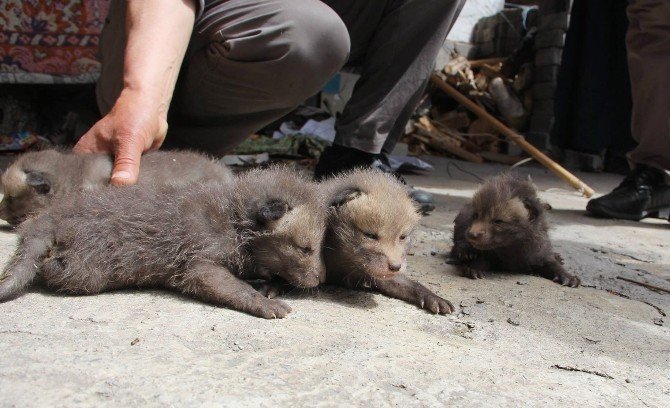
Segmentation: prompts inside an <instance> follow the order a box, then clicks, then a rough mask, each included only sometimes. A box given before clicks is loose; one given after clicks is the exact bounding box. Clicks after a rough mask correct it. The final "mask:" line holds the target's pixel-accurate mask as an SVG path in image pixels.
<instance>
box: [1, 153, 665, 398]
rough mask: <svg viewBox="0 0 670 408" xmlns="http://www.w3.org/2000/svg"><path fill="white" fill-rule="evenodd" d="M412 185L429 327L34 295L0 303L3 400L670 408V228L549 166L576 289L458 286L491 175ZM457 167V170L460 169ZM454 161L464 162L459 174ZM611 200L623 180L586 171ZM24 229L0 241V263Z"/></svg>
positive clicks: (350, 315) (398, 319)
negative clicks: (471, 218) (476, 209)
mask: <svg viewBox="0 0 670 408" xmlns="http://www.w3.org/2000/svg"><path fill="white" fill-rule="evenodd" d="M432 162H433V163H434V164H435V165H436V171H435V173H434V174H432V175H430V176H413V177H409V180H410V181H411V182H412V183H414V184H415V185H417V186H419V187H423V188H426V189H428V190H430V191H431V192H433V193H434V194H435V195H436V199H437V210H436V211H435V212H434V213H433V214H432V215H431V216H429V217H425V218H424V219H423V221H422V227H421V229H420V230H419V231H418V233H417V236H416V245H415V248H414V250H413V254H412V255H411V256H410V267H409V271H408V275H410V276H411V277H412V278H415V279H417V280H419V281H421V282H423V283H424V284H426V285H427V286H428V287H429V288H431V289H432V290H434V291H435V292H437V293H438V294H440V295H442V296H443V297H445V298H447V299H450V300H451V301H452V302H453V303H454V304H455V305H456V306H457V309H458V310H457V312H456V313H455V314H454V315H452V316H446V317H445V316H434V315H431V314H429V313H426V312H424V311H422V310H420V309H418V308H416V307H414V306H412V305H409V304H406V303H403V302H401V301H398V300H393V299H389V298H386V297H383V296H381V295H378V294H371V293H364V292H357V291H352V290H344V289H339V288H335V287H324V288H322V289H321V290H320V291H319V292H318V293H315V294H314V293H292V294H289V295H288V296H286V297H285V299H286V300H287V301H288V302H289V303H290V305H291V306H292V307H293V312H292V313H291V314H290V315H289V317H288V318H286V319H284V320H275V321H267V320H262V319H258V318H254V317H251V316H247V315H244V314H242V313H238V312H235V311H231V310H227V309H223V308H216V307H212V306H208V305H205V304H201V303H198V302H196V301H192V300H189V299H185V298H183V297H181V296H177V295H174V294H171V293H167V292H163V291H125V292H116V293H108V294H103V295H98V296H90V297H65V296H59V295H54V294H50V293H47V292H44V291H41V290H40V289H38V288H36V289H33V290H32V291H30V292H29V293H27V294H26V295H24V296H22V297H20V298H18V299H16V300H13V301H10V302H7V303H4V304H0V315H1V316H2V317H1V318H0V350H1V352H0V366H1V367H2V369H0V405H1V406H19V407H23V406H77V405H87V406H89V405H94V404H95V405H96V406H98V405H99V406H139V405H142V406H195V405H202V404H207V405H209V406H213V405H235V406H254V407H255V406H278V405H280V406H316V405H319V406H339V405H371V406H395V405H397V406H403V407H405V406H445V405H455V406H502V407H505V406H510V407H518V406H576V405H580V406H606V407H614V406H625V407H637V406H649V407H668V406H670V317H668V316H666V313H668V312H670V295H669V294H667V293H665V294H664V293H662V292H655V291H652V290H649V289H646V288H644V287H641V286H638V285H635V284H632V283H629V282H626V281H623V280H620V279H617V277H620V276H621V277H626V278H631V279H634V280H638V281H644V282H648V283H651V284H654V285H657V286H662V287H666V288H670V267H669V265H670V251H669V250H668V249H669V247H670V240H669V238H670V224H669V223H668V222H667V221H661V220H652V221H645V222H641V223H635V222H628V221H613V220H602V219H594V218H589V217H586V216H584V211H583V208H584V206H585V204H586V199H584V198H582V197H580V196H579V195H577V194H576V193H574V192H573V191H571V190H570V188H569V187H568V186H567V185H565V184H563V183H562V182H561V181H560V180H558V179H557V178H556V177H554V176H553V175H552V174H548V173H547V172H546V171H545V170H543V169H541V168H538V167H534V168H521V169H520V171H519V173H520V174H523V175H526V174H530V175H532V178H533V180H534V181H535V183H536V184H537V185H538V187H539V188H540V190H541V196H542V197H544V198H545V199H546V201H548V202H549V203H550V204H551V205H552V206H553V208H554V209H553V211H551V214H550V217H551V220H552V221H553V225H554V228H553V232H552V237H553V239H554V242H555V246H556V247H557V249H558V250H559V252H561V253H562V255H563V257H564V258H565V261H566V266H567V268H568V269H569V270H570V271H573V272H574V273H576V274H577V275H579V276H580V277H581V278H582V282H583V284H584V286H583V287H580V288H578V289H570V288H565V287H561V286H559V285H556V284H554V283H552V282H550V281H548V280H545V279H542V278H539V277H533V276H526V275H514V274H491V275H489V276H488V277H487V279H485V280H483V281H473V280H470V279H467V278H464V277H461V276H459V273H458V272H457V270H455V269H454V267H452V266H450V265H447V264H445V254H446V253H447V252H448V249H449V247H450V236H451V231H452V221H453V219H454V217H455V215H456V213H457V211H458V209H459V207H460V206H461V205H462V204H463V203H464V202H465V201H466V200H467V198H468V197H470V195H471V194H472V193H473V191H474V189H475V188H476V186H477V180H476V179H475V177H474V176H472V175H471V174H468V173H466V172H464V171H463V170H466V171H468V172H471V173H474V174H476V175H479V176H480V177H485V176H488V175H492V174H495V173H496V172H498V171H500V170H502V169H503V167H501V166H495V165H471V164H467V163H462V162H457V161H448V160H444V159H433V160H432ZM449 163H451V164H449ZM454 164H455V165H457V166H458V167H456V166H454ZM580 177H582V178H583V179H584V180H585V181H587V182H588V183H589V184H590V185H591V186H592V187H594V188H595V189H596V190H597V191H598V192H599V193H604V192H607V191H609V190H610V189H611V188H612V187H614V186H615V185H616V184H617V183H618V181H619V179H620V177H619V176H615V175H607V174H581V175H580ZM15 241H16V238H15V236H14V235H13V234H12V233H11V232H9V231H5V232H1V233H0V242H1V245H0V257H1V259H2V261H3V262H6V260H7V259H8V258H9V256H10V255H11V253H12V252H13V250H14V247H15Z"/></svg>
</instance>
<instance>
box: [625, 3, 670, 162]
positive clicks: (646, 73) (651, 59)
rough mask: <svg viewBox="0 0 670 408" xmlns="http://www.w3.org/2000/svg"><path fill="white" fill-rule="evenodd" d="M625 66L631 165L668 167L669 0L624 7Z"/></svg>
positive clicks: (669, 139)
mask: <svg viewBox="0 0 670 408" xmlns="http://www.w3.org/2000/svg"><path fill="white" fill-rule="evenodd" d="M627 13H628V21H629V26H628V32H627V34H626V46H627V49H628V69H629V71H630V79H631V90H632V95H633V117H632V131H633V138H634V139H635V140H636V141H637V142H638V145H637V147H636V148H635V149H633V151H631V152H630V153H629V154H628V156H629V159H630V161H631V163H632V164H633V165H637V164H644V165H647V166H652V167H655V168H658V169H662V170H670V75H669V73H670V2H668V1H665V0H655V1H649V0H645V1H633V2H631V4H630V5H629V6H628V10H627Z"/></svg>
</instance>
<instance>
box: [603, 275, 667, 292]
mask: <svg viewBox="0 0 670 408" xmlns="http://www.w3.org/2000/svg"><path fill="white" fill-rule="evenodd" d="M616 278H617V279H619V280H622V281H626V282H630V283H634V284H636V285H640V286H644V287H645V288H647V289H651V290H654V291H656V292H665V293H670V289H666V288H662V287H660V286H656V285H652V284H649V283H646V282H640V281H636V280H633V279H629V278H624V277H623V276H617V277H616Z"/></svg>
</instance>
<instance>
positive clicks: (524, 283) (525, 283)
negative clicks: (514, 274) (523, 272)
mask: <svg viewBox="0 0 670 408" xmlns="http://www.w3.org/2000/svg"><path fill="white" fill-rule="evenodd" d="M516 284H517V285H528V282H521V281H516Z"/></svg>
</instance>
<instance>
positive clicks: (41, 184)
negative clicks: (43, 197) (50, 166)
mask: <svg viewBox="0 0 670 408" xmlns="http://www.w3.org/2000/svg"><path fill="white" fill-rule="evenodd" d="M26 182H27V183H28V185H29V186H30V187H31V188H32V189H33V190H35V191H36V192H37V193H38V194H47V193H48V192H49V191H51V181H50V180H49V179H48V178H47V176H46V175H45V174H44V173H42V172H39V171H28V172H26Z"/></svg>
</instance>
